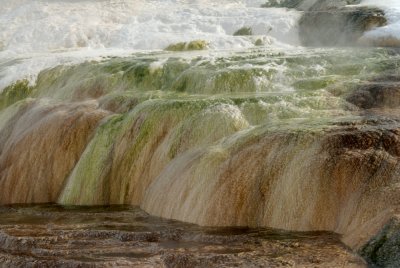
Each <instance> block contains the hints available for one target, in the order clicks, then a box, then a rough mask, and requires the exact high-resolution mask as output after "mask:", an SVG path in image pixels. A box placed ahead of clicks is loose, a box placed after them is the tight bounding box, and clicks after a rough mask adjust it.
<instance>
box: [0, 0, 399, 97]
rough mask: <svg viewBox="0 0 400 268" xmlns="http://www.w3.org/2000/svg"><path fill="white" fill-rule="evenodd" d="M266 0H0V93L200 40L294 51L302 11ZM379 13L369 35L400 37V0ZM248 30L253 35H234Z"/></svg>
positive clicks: (372, 1)
mask: <svg viewBox="0 0 400 268" xmlns="http://www.w3.org/2000/svg"><path fill="white" fill-rule="evenodd" d="M265 2H266V0H216V1H215V0H99V1H94V0H69V1H67V0H59V1H52V0H12V1H10V0H0V90H1V89H2V88H4V87H6V86H7V85H9V84H10V83H12V82H15V81H16V80H18V79H23V78H28V79H30V80H31V81H32V82H34V80H35V77H36V76H37V74H38V73H39V72H40V71H41V70H43V69H46V68H50V67H54V66H56V65H59V64H75V63H79V62H82V61H85V60H89V59H99V58H100V57H102V56H109V55H114V56H125V55H129V54H131V53H133V52H137V51H143V50H145V51H149V50H150V51H154V50H162V49H164V48H165V47H167V46H168V45H170V44H174V43H177V42H184V41H192V40H196V39H202V40H205V41H207V42H209V48H210V50H213V51H215V50H233V49H245V48H249V47H254V42H255V40H256V39H258V38H261V39H262V40H264V43H265V44H267V45H268V46H272V47H283V48H285V49H287V48H289V47H292V48H293V47H297V46H298V45H299V41H298V27H297V25H298V23H297V22H298V20H299V18H300V16H301V12H298V11H295V10H288V9H283V8H282V9H280V8H261V7H260V6H261V5H262V4H263V3H265ZM362 4H365V5H377V6H379V7H381V8H383V9H384V10H385V11H386V13H387V17H388V19H389V25H388V26H386V27H383V28H379V29H376V30H373V31H371V32H369V33H367V35H371V36H378V37H379V36H382V35H383V36H400V1H398V0H385V1H380V0H379V1H378V0H364V1H363V3H362ZM241 27H251V28H252V30H253V34H254V35H255V36H253V37H248V36H233V33H234V32H235V31H236V30H238V29H240V28H241Z"/></svg>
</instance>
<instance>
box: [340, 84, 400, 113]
mask: <svg viewBox="0 0 400 268" xmlns="http://www.w3.org/2000/svg"><path fill="white" fill-rule="evenodd" d="M396 80H398V77H385V78H382V79H379V78H378V79H377V81H373V82H370V83H368V84H366V85H362V86H360V87H359V88H358V89H356V90H355V91H353V92H351V93H350V95H349V96H348V97H347V98H346V100H347V101H348V102H350V103H352V104H354V105H356V106H358V107H359V108H362V109H371V108H396V107H399V106H400V82H399V81H396Z"/></svg>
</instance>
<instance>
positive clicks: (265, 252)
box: [0, 206, 366, 268]
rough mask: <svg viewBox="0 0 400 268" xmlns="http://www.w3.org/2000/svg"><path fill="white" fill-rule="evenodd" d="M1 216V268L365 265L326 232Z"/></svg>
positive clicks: (79, 212)
mask: <svg viewBox="0 0 400 268" xmlns="http://www.w3.org/2000/svg"><path fill="white" fill-rule="evenodd" d="M0 211H1V213H2V217H1V218H0V267H55V266H57V267H111V266H112V267H171V268H172V267H174V268H176V267H182V268H187V267H310V268H311V267H315V266H318V267H340V266H345V267H353V268H355V267H365V266H366V265H365V262H364V261H363V260H362V259H361V258H360V257H358V256H356V255H355V254H354V253H352V252H351V251H349V249H348V248H346V247H345V246H344V245H343V244H342V243H341V242H340V240H339V238H338V236H337V235H335V234H332V233H327V232H314V233H290V232H283V231H279V230H271V229H257V230H253V229H247V228H201V227H199V226H196V225H189V224H184V223H181V222H175V221H168V220H163V219H159V218H155V217H150V216H149V215H148V214H146V213H144V212H143V211H141V210H139V209H135V208H129V207H97V208H91V209H83V208H72V209H69V210H66V209H63V208H61V207H55V206H42V207H22V208H18V207H12V208H4V207H3V208H1V207H0Z"/></svg>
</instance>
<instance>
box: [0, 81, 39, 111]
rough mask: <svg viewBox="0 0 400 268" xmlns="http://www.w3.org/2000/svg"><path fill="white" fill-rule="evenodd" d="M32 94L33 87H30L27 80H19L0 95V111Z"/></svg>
mask: <svg viewBox="0 0 400 268" xmlns="http://www.w3.org/2000/svg"><path fill="white" fill-rule="evenodd" d="M33 92H34V86H31V85H30V84H29V81H28V80H20V81H17V82H15V83H13V84H11V85H9V86H8V87H6V88H4V89H3V91H2V92H1V93H0V110H1V109H4V108H6V107H8V106H10V105H12V104H14V103H16V102H17V101H20V100H23V99H25V98H27V97H29V96H30V95H31V94H32V93H33Z"/></svg>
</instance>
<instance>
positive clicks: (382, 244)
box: [360, 217, 400, 268]
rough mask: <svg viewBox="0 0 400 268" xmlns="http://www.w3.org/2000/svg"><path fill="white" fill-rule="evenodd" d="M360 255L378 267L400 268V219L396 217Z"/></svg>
mask: <svg viewBox="0 0 400 268" xmlns="http://www.w3.org/2000/svg"><path fill="white" fill-rule="evenodd" d="M360 254H361V255H362V256H363V257H364V258H365V259H366V260H367V261H368V262H369V263H370V264H371V265H375V266H378V267H393V268H394V267H400V219H399V217H395V218H393V219H392V220H390V221H389V222H388V223H387V224H386V225H385V227H384V228H383V229H382V231H380V232H379V233H378V234H377V235H376V236H375V237H374V238H372V239H371V240H370V241H369V242H368V243H367V244H366V245H365V246H364V247H363V248H362V249H361V250H360Z"/></svg>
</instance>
